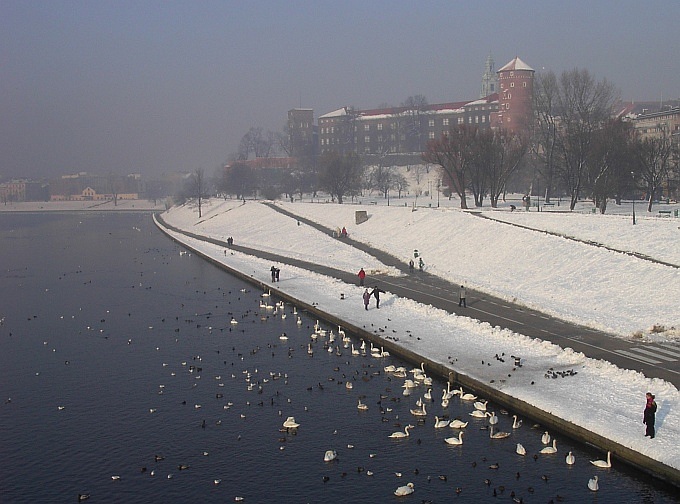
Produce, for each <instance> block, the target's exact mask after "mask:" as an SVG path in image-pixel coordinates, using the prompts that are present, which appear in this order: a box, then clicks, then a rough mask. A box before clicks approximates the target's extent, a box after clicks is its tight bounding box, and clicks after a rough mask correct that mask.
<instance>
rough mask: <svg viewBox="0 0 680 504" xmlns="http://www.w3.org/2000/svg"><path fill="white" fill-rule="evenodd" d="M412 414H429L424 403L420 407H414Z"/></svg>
mask: <svg viewBox="0 0 680 504" xmlns="http://www.w3.org/2000/svg"><path fill="white" fill-rule="evenodd" d="M411 414H412V415H415V416H425V415H427V411H425V405H424V404H423V405H422V407H421V408H420V409H412V410H411Z"/></svg>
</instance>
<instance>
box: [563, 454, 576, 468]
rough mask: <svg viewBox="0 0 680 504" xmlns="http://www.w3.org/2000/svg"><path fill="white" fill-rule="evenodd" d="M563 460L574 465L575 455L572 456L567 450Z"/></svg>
mask: <svg viewBox="0 0 680 504" xmlns="http://www.w3.org/2000/svg"><path fill="white" fill-rule="evenodd" d="M564 461H565V462H566V463H567V465H574V462H576V457H574V454H573V453H571V452H569V453H567V456H566V458H565V459H564Z"/></svg>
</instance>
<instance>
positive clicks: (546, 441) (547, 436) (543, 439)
mask: <svg viewBox="0 0 680 504" xmlns="http://www.w3.org/2000/svg"><path fill="white" fill-rule="evenodd" d="M541 443H543V444H550V434H548V431H545V432H544V433H543V435H542V436H541Z"/></svg>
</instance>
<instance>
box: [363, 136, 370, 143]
mask: <svg viewBox="0 0 680 504" xmlns="http://www.w3.org/2000/svg"><path fill="white" fill-rule="evenodd" d="M364 143H371V137H370V136H368V135H366V136H365V137H364Z"/></svg>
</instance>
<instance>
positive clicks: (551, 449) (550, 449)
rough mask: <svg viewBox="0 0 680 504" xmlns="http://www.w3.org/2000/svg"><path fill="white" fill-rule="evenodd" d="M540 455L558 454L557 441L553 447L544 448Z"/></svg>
mask: <svg viewBox="0 0 680 504" xmlns="http://www.w3.org/2000/svg"><path fill="white" fill-rule="evenodd" d="M538 453H543V454H546V455H550V454H553V453H557V439H553V442H552V446H546V447H545V448H543V449H542V450H541V451H539V452H538Z"/></svg>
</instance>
